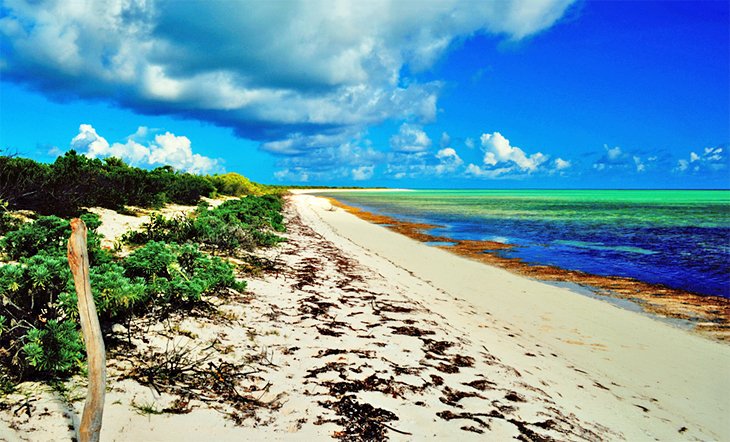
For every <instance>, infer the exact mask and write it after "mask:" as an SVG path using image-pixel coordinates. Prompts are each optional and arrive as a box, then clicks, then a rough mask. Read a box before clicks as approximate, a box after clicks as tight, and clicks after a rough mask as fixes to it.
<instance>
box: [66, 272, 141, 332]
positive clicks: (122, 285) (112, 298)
mask: <svg viewBox="0 0 730 442" xmlns="http://www.w3.org/2000/svg"><path fill="white" fill-rule="evenodd" d="M124 271H125V270H124V267H122V266H121V265H119V264H116V263H105V264H101V265H100V266H97V267H91V268H90V269H89V280H90V282H91V293H92V295H93V297H94V304H95V305H96V311H97V314H98V316H99V319H100V320H101V321H102V322H103V321H107V320H114V319H119V318H122V317H126V316H128V315H130V314H131V313H132V312H133V310H134V308H135V307H136V306H138V305H141V304H143V303H145V302H146V301H147V300H148V297H147V294H146V292H145V283H144V280H143V279H142V278H128V277H127V276H126V275H125V274H124ZM59 303H60V305H61V307H62V308H63V311H64V312H65V313H66V314H68V315H69V316H70V317H71V318H73V319H78V317H79V313H78V298H77V296H76V290H75V288H74V285H73V281H72V280H69V281H68V287H67V290H66V291H65V292H63V293H61V294H60V295H59Z"/></svg>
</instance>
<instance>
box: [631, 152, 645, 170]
mask: <svg viewBox="0 0 730 442" xmlns="http://www.w3.org/2000/svg"><path fill="white" fill-rule="evenodd" d="M632 158H633V159H634V164H635V165H636V171H637V172H644V171H646V165H645V164H644V162H643V161H642V160H641V157H637V156H636V155H634V156H633V157H632Z"/></svg>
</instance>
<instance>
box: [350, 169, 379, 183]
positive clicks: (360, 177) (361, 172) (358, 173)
mask: <svg viewBox="0 0 730 442" xmlns="http://www.w3.org/2000/svg"><path fill="white" fill-rule="evenodd" d="M374 171H375V166H360V167H358V168H356V169H352V179H353V180H355V181H364V180H369V179H370V178H372V177H373V172H374Z"/></svg>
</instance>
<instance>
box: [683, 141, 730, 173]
mask: <svg viewBox="0 0 730 442" xmlns="http://www.w3.org/2000/svg"><path fill="white" fill-rule="evenodd" d="M728 168H730V157H728V156H727V154H726V152H725V148H724V147H722V146H716V147H706V148H705V149H703V150H702V151H701V152H700V153H699V154H698V153H695V152H690V153H689V160H687V159H684V158H682V159H679V160H678V161H677V165H676V166H675V167H674V168H673V169H672V171H673V172H675V173H683V172H687V173H692V174H696V173H717V172H722V173H725V171H726V170H727V169H728Z"/></svg>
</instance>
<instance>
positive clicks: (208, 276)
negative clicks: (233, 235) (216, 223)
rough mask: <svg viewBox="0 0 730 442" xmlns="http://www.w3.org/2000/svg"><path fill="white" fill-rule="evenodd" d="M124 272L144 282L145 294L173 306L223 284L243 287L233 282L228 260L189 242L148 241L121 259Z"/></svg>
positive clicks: (208, 292)
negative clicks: (145, 283) (180, 243)
mask: <svg viewBox="0 0 730 442" xmlns="http://www.w3.org/2000/svg"><path fill="white" fill-rule="evenodd" d="M124 266H125V268H126V275H127V276H128V277H130V278H143V279H144V280H145V281H146V282H147V286H146V287H147V288H146V292H147V296H149V297H150V298H153V299H155V302H156V303H158V304H170V305H172V306H173V307H174V306H179V305H185V304H190V303H194V302H197V301H200V299H201V296H202V295H203V294H211V293H215V292H217V291H220V290H222V289H224V288H227V287H233V288H236V289H238V290H243V289H245V283H244V282H237V281H236V277H235V275H234V273H233V267H232V266H231V264H229V263H227V262H225V261H223V260H221V259H220V258H217V257H209V256H206V255H204V254H203V253H201V252H200V250H198V248H197V247H196V246H194V245H192V244H186V245H182V246H180V245H177V244H166V243H163V242H157V241H150V242H149V243H147V244H146V245H144V246H143V247H141V248H139V249H137V250H135V251H134V252H132V253H131V254H130V255H129V256H128V257H127V258H126V259H125V260H124Z"/></svg>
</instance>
